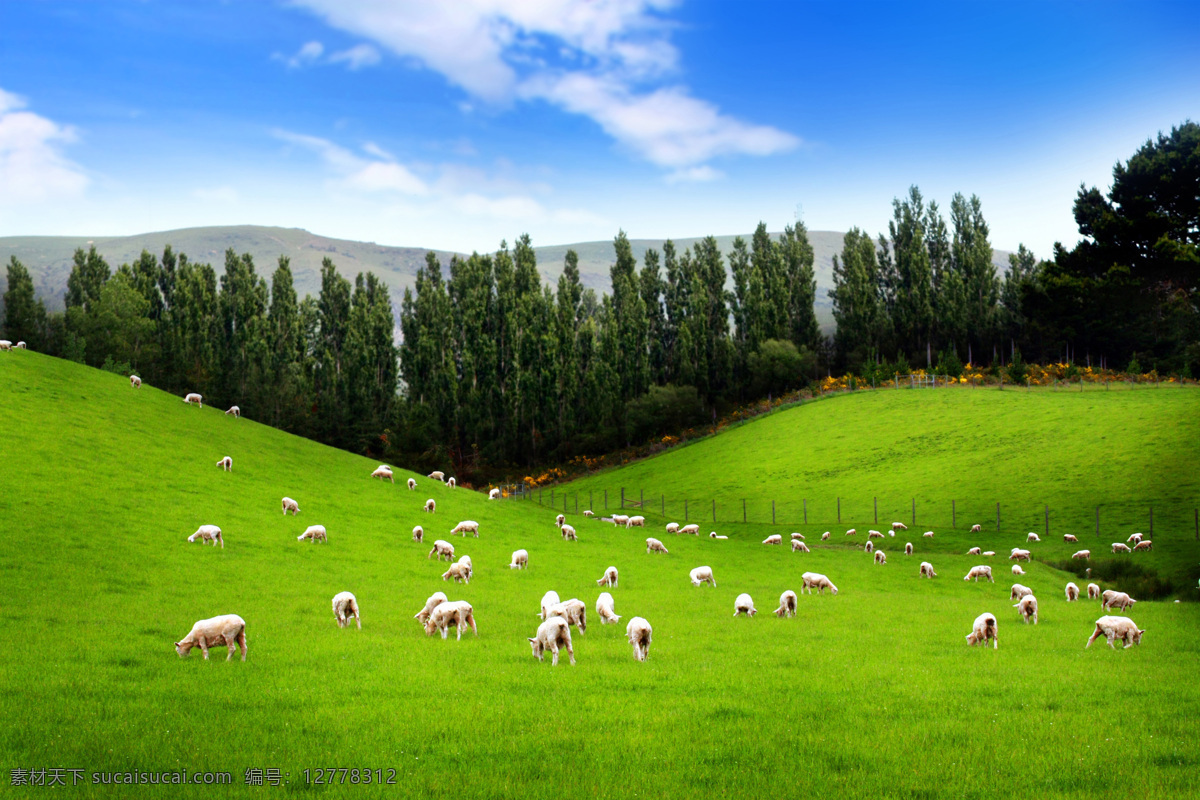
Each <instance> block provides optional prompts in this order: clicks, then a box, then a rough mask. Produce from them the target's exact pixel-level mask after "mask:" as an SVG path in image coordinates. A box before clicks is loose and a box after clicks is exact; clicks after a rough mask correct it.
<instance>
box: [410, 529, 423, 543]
mask: <svg viewBox="0 0 1200 800" xmlns="http://www.w3.org/2000/svg"><path fill="white" fill-rule="evenodd" d="M413 541H414V542H423V541H425V529H424V528H422V527H421V526H420V525H415V526H414V527H413Z"/></svg>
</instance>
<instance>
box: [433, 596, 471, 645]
mask: <svg viewBox="0 0 1200 800" xmlns="http://www.w3.org/2000/svg"><path fill="white" fill-rule="evenodd" d="M451 625H453V626H454V628H455V631H456V633H457V636H456V637H455V641H461V640H462V632H463V628H465V627H467V626H470V628H471V630H472V632H474V634H475V635H476V636H478V635H479V629H478V628H477V627H475V609H473V608H471V604H470V603H468V602H467V601H466V600H455V601H453V602H451V601H446V602H445V603H441V604H439V605H438V606H437V608H435V609H433V613H431V614H430V615H429V619H428V620H427V621H426V622H425V635H426V636H432V635H433V632H434V631H441V633H442V638H443V639H445V638H446V635H447V634H448V633H449V632H450V626H451Z"/></svg>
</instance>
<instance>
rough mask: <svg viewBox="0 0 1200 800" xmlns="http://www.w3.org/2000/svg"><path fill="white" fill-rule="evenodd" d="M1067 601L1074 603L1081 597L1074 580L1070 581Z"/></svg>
mask: <svg viewBox="0 0 1200 800" xmlns="http://www.w3.org/2000/svg"><path fill="white" fill-rule="evenodd" d="M1065 591H1066V593H1067V602H1068V603H1074V602H1075V601H1076V600H1078V599H1079V587H1078V586H1076V585H1075V583H1074V582H1071V583H1068V584H1067V588H1066V590H1065Z"/></svg>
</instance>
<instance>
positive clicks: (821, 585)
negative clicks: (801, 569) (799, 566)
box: [800, 572, 838, 595]
mask: <svg viewBox="0 0 1200 800" xmlns="http://www.w3.org/2000/svg"><path fill="white" fill-rule="evenodd" d="M800 580H801V581H803V582H804V585H803V586H801V587H800V593H801V594H803V593H804V590H805V589H807V590H808V593H809V594H812V590H813V589H814V588H815V589H816V590H817V594H825V590H826V589H828V590H829V591H830V593H831V594H834V595H836V594H837V593H838V589H837V587H836V586H834V585H833V582H832V581H830V580H829V578H827V577H825V576H824V575H822V574H821V573H819V572H806V573H804V574H803V575H801V576H800Z"/></svg>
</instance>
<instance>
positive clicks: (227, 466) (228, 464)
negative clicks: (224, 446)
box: [217, 456, 233, 472]
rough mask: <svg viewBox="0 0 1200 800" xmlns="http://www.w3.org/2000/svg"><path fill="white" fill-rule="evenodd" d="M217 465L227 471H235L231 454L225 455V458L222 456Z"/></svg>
mask: <svg viewBox="0 0 1200 800" xmlns="http://www.w3.org/2000/svg"><path fill="white" fill-rule="evenodd" d="M217 466H218V467H220V468H221V469H223V470H225V471H226V472H233V459H232V458H230V457H229V456H225V457H224V458H222V459H221V460H220V461H218V462H217Z"/></svg>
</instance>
